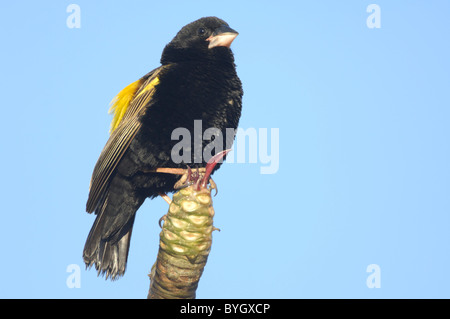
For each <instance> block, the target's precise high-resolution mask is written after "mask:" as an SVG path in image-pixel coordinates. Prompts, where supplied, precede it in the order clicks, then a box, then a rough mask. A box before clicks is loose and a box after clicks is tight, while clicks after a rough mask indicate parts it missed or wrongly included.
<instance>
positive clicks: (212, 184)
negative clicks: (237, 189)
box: [209, 178, 219, 196]
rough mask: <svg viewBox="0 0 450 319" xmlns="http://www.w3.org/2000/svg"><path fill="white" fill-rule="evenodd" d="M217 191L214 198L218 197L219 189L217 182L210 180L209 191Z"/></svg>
mask: <svg viewBox="0 0 450 319" xmlns="http://www.w3.org/2000/svg"><path fill="white" fill-rule="evenodd" d="M213 189H214V190H215V191H216V192H215V194H214V196H217V193H218V192H219V189H218V188H217V184H216V182H214V180H213V179H212V178H210V179H209V191H212V190H213Z"/></svg>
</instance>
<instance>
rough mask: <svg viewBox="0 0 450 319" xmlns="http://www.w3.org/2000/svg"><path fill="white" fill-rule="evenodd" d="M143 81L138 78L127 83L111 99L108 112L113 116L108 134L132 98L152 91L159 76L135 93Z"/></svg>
mask: <svg viewBox="0 0 450 319" xmlns="http://www.w3.org/2000/svg"><path fill="white" fill-rule="evenodd" d="M144 82H145V80H143V79H139V80H137V81H136V82H133V83H131V84H129V85H128V86H127V87H125V88H124V89H123V90H122V91H120V92H119V94H117V96H116V97H115V98H114V99H113V100H112V101H111V107H110V109H109V113H113V114H114V117H113V120H112V122H111V129H110V131H109V133H110V134H111V133H112V132H114V130H115V129H116V128H117V127H118V126H119V124H120V122H121V121H122V119H123V117H124V115H125V113H126V111H127V109H128V107H129V106H130V104H131V102H132V101H133V99H135V98H138V97H139V96H141V95H143V94H144V93H147V92H149V91H153V92H154V90H153V89H154V88H155V86H156V85H158V84H159V78H158V77H155V78H154V79H153V80H151V81H150V82H149V83H148V84H147V85H145V87H143V88H142V89H141V90H140V92H139V94H138V95H136V93H137V92H138V91H139V89H140V88H141V86H142V85H143V84H144ZM153 92H150V96H151V95H153V94H152V93H153ZM135 95H136V96H135Z"/></svg>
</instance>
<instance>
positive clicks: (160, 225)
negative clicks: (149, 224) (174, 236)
mask: <svg viewBox="0 0 450 319" xmlns="http://www.w3.org/2000/svg"><path fill="white" fill-rule="evenodd" d="M166 219H167V214H166V215H164V216H163V217H161V218H160V219H159V221H158V224H159V228H162V223H161V222H162V221H164V222H166Z"/></svg>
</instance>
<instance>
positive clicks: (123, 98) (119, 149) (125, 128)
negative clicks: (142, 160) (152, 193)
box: [86, 67, 163, 213]
mask: <svg viewBox="0 0 450 319" xmlns="http://www.w3.org/2000/svg"><path fill="white" fill-rule="evenodd" d="M162 69H163V67H159V68H157V69H155V70H153V71H151V72H149V73H148V74H146V75H145V76H143V77H142V78H141V79H139V80H138V81H136V82H133V83H131V84H130V85H128V86H127V87H126V88H125V89H123V90H122V91H121V92H120V93H119V94H118V95H117V96H116V98H115V99H114V100H113V101H112V107H111V109H110V111H113V112H114V118H113V121H112V124H111V135H110V137H109V139H108V142H107V143H106V145H105V147H104V148H103V150H102V152H101V154H100V157H99V159H98V160H97V164H95V167H94V172H93V173H92V178H91V183H90V186H89V197H88V200H87V203H86V211H87V212H88V213H92V212H93V211H95V210H96V209H97V207H98V206H99V204H100V203H101V201H102V200H103V198H104V197H105V196H104V195H105V194H106V192H107V189H108V184H109V181H110V178H111V176H112V174H113V172H114V170H115V168H116V167H117V165H118V163H119V162H120V160H121V158H122V157H123V155H124V154H125V152H126V150H127V149H128V147H129V146H130V143H131V141H132V140H133V138H134V137H135V136H136V133H137V132H138V131H139V129H140V127H141V125H142V124H141V121H140V117H141V115H143V114H144V113H145V110H146V109H147V107H148V106H149V104H150V103H151V99H152V96H153V94H154V93H155V87H156V86H157V85H158V84H159V78H158V75H159V74H160V73H161V70H162Z"/></svg>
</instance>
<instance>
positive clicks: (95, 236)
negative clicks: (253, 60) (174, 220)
mask: <svg viewBox="0 0 450 319" xmlns="http://www.w3.org/2000/svg"><path fill="white" fill-rule="evenodd" d="M237 35H238V33H237V32H236V31H234V30H233V29H231V28H230V27H229V26H228V24H227V23H226V22H225V21H223V20H221V19H219V18H216V17H206V18H201V19H199V20H196V21H194V22H192V23H190V24H188V25H186V26H184V27H183V28H182V29H181V30H180V31H179V32H178V34H177V35H176V36H175V38H174V39H173V40H172V41H171V42H170V43H169V44H167V45H166V47H165V48H164V50H163V53H162V56H161V66H160V67H158V68H156V69H154V70H153V71H151V72H149V73H147V74H146V75H144V76H143V77H142V78H140V79H139V80H137V81H136V82H133V83H131V84H130V85H128V86H127V87H126V88H124V89H123V90H122V91H121V92H120V93H119V94H118V95H117V96H116V98H115V99H114V100H113V101H112V107H111V109H110V111H112V112H113V113H114V117H113V121H112V125H111V135H110V138H109V140H108V141H107V143H106V145H105V147H104V148H103V151H102V152H101V154H100V157H99V159H98V161H97V164H96V165H95V168H94V172H93V175H92V179H91V184H90V189H89V198H88V201H87V204H86V211H87V212H88V213H92V212H95V214H96V215H97V217H96V219H95V222H94V225H93V226H92V229H91V231H90V232H89V235H88V238H87V241H86V244H85V247H84V251H83V259H84V262H85V263H86V266H87V267H91V266H92V265H95V268H96V269H97V271H98V274H99V275H100V274H102V275H105V276H106V279H108V277H110V278H111V279H113V280H114V279H117V278H118V276H122V275H123V274H124V272H125V268H126V264H127V258H128V250H129V247H130V237H131V232H132V229H133V223H134V219H135V216H136V211H137V210H138V209H139V207H140V206H141V205H142V203H143V202H144V200H145V199H146V198H154V197H156V196H158V194H164V193H168V192H172V191H174V184H175V183H176V182H177V180H178V179H179V175H178V176H177V175H173V174H164V173H156V172H155V170H156V169H157V168H178V169H181V168H182V169H186V168H187V166H189V167H191V168H195V167H205V166H206V162H207V161H208V160H209V158H210V157H211V156H213V155H215V154H217V153H219V152H220V151H222V150H223V149H228V148H230V147H231V145H232V142H233V140H234V132H235V129H236V128H237V126H238V122H239V118H240V115H241V105H242V95H243V91H242V85H241V81H240V80H239V78H238V76H237V74H236V67H235V64H234V56H233V53H232V51H231V50H230V45H231V42H232V41H233V40H234V39H235V37H236V36H237ZM195 120H201V122H198V121H197V122H196V123H197V124H198V123H201V129H200V130H199V129H198V125H197V126H195V125H194V124H195ZM194 128H195V129H194ZM209 128H214V130H215V131H213V132H215V133H214V134H213V135H214V136H213V137H211V139H210V140H208V139H207V138H206V139H204V138H202V137H204V136H203V133H204V132H205V131H206V130H207V129H209ZM176 129H181V131H180V130H179V131H176ZM227 129H228V130H227ZM229 129H233V130H231V131H230V130H229ZM173 132H188V133H190V135H191V136H190V137H191V138H190V139H188V140H187V141H186V140H182V141H180V135H179V134H174V136H173V135H172V133H173ZM230 132H233V134H231V136H230ZM205 136H210V135H207V134H205ZM194 141H199V142H196V143H197V144H199V145H197V144H194ZM212 142H214V143H217V144H214V145H217V147H215V148H212V149H211V143H212ZM219 142H220V143H219ZM180 143H181V144H180ZM220 144H222V145H223V147H222V149H220V147H218V146H219V145H220ZM180 145H181V146H183V147H182V148H181V149H180ZM208 145H209V146H208ZM198 147H201V151H200V152H198V150H199V148H198ZM205 147H206V148H208V147H209V151H210V152H209V154H210V156H209V157H205V158H203V156H201V155H204V154H202V150H203V149H205ZM174 150H175V151H174ZM205 153H208V152H206V149H205ZM199 155H200V157H199ZM180 158H181V161H180ZM219 166H220V165H217V166H216V168H215V170H216V169H217V168H219Z"/></svg>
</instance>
